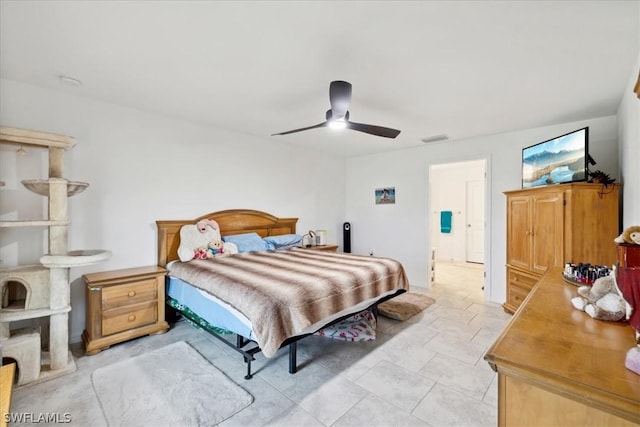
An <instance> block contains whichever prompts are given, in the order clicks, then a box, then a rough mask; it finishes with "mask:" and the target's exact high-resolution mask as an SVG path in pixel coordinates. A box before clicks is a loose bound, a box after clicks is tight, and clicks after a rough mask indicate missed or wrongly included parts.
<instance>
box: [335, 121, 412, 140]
mask: <svg viewBox="0 0 640 427" xmlns="http://www.w3.org/2000/svg"><path fill="white" fill-rule="evenodd" d="M347 129H352V130H357V131H359V132H364V133H368V134H370V135H376V136H382V137H384V138H395V137H396V136H398V135H399V134H400V131H399V130H396V129H391V128H385V127H382V126H375V125H365V124H363V123H355V122H349V121H348V122H347Z"/></svg>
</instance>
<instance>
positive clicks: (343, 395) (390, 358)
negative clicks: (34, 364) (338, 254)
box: [11, 261, 510, 427]
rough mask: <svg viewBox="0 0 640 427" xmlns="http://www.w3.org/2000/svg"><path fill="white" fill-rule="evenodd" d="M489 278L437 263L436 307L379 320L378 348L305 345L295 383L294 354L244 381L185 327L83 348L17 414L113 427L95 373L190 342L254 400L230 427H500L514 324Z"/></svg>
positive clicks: (232, 356)
mask: <svg viewBox="0 0 640 427" xmlns="http://www.w3.org/2000/svg"><path fill="white" fill-rule="evenodd" d="M482 272H483V266H482V265H478V264H468V263H451V262H440V261H439V262H437V263H436V282H435V283H434V284H432V285H431V287H430V289H429V290H427V291H426V292H427V294H429V295H430V296H432V297H433V298H435V299H436V303H435V304H434V305H432V306H430V307H429V308H427V309H426V310H424V311H423V312H421V313H420V314H418V315H416V316H414V317H412V318H411V319H410V320H408V321H406V322H398V321H395V320H391V319H387V318H384V317H380V318H379V322H378V330H377V339H376V340H375V341H369V342H366V343H346V342H340V341H337V340H332V339H330V338H325V337H315V336H314V337H308V338H306V339H304V340H302V341H301V342H299V344H298V366H299V371H298V372H297V373H296V374H295V375H291V374H289V373H288V352H287V351H286V350H281V351H280V352H279V353H278V354H277V355H276V356H274V357H273V358H271V359H267V358H265V357H263V356H262V355H257V357H256V358H257V360H256V361H255V362H253V371H254V373H255V375H254V378H253V379H251V380H245V379H244V374H245V369H246V368H245V365H244V363H243V362H242V358H241V357H240V356H239V355H238V354H237V353H235V352H234V351H233V350H231V349H229V348H227V347H226V346H225V345H223V344H222V343H219V342H218V341H217V340H216V339H215V338H212V337H210V336H209V335H208V334H207V333H205V332H201V331H198V330H195V329H194V328H192V327H191V326H189V325H188V324H186V323H184V322H178V323H177V324H176V325H175V326H174V327H173V328H172V329H171V330H170V331H169V332H168V333H166V334H163V335H155V336H149V337H144V338H139V339H136V340H132V341H129V342H126V343H122V344H118V345H114V346H112V347H111V348H110V349H108V350H106V351H103V352H101V353H98V354H97V355H94V356H83V355H82V349H81V347H80V346H76V348H74V353H75V354H76V356H77V358H76V365H77V368H78V369H77V371H76V372H74V373H72V374H70V375H67V376H65V377H62V378H59V379H56V380H52V381H49V382H45V383H42V384H37V385H34V386H28V387H23V388H20V389H17V390H15V392H14V395H13V400H12V408H11V410H12V412H14V413H25V412H26V413H33V414H40V413H65V412H66V413H69V414H71V419H72V425H75V426H105V425H106V421H105V418H104V416H103V414H102V410H101V408H100V405H99V402H98V400H97V398H96V395H95V392H94V391H93V387H92V383H91V373H92V372H93V371H94V370H95V369H96V368H98V367H100V366H104V365H107V364H110V363H114V362H116V361H118V360H121V359H123V358H126V357H131V356H135V355H138V354H141V353H144V352H146V351H150V350H152V349H155V348H159V347H162V346H165V345H167V344H170V343H172V342H176V341H180V340H184V341H187V342H188V343H190V344H191V345H192V346H193V347H194V348H196V349H197V350H198V351H199V352H200V353H202V354H203V356H205V357H206V358H207V359H209V360H210V361H211V363H212V364H214V365H215V366H216V367H218V368H220V369H221V370H222V371H223V372H225V373H226V374H227V375H228V376H229V377H231V378H232V379H233V380H234V381H236V382H237V383H239V384H240V385H241V386H242V387H244V388H245V389H246V390H247V391H248V392H249V393H251V394H252V395H253V397H254V402H253V403H252V404H251V405H250V406H248V407H247V408H246V409H244V410H243V411H241V412H239V413H238V414H236V415H234V416H233V417H232V418H229V419H227V420H225V421H224V422H222V423H221V424H220V426H221V427H230V426H335V427H343V426H365V425H366V426H385V427H386V426H390V427H391V426H495V425H497V408H496V403H497V385H496V374H495V373H494V372H493V371H492V370H491V369H490V368H489V365H488V364H487V362H486V361H484V360H483V356H484V353H485V351H486V350H487V348H488V347H489V346H490V345H491V343H492V342H493V340H494V339H495V338H496V337H497V336H498V334H499V333H500V331H501V330H502V328H503V327H504V326H505V325H506V323H507V322H508V320H509V319H510V316H509V315H508V314H506V313H505V312H504V311H503V310H502V308H501V307H500V306H499V305H497V304H493V303H487V302H485V301H484V298H483V291H482V290H481V287H482ZM422 291H424V289H422ZM150 369H152V367H150ZM39 424H42V423H39Z"/></svg>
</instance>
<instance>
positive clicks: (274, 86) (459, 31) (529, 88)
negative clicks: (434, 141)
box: [0, 0, 640, 156]
mask: <svg viewBox="0 0 640 427" xmlns="http://www.w3.org/2000/svg"><path fill="white" fill-rule="evenodd" d="M639 8H640V2H639V1H566V2H563V1H541V2H539V1H530V2H515V1H496V2H489V1H470V2H466V1H447V2H440V1H422V2H421V1H407V2H401V1H354V2H347V1H331V2H330V1H295V2H294V1H282V2H274V1H235V2H232V1H229V2H226V1H225V2H222V1H216V2H213V1H211V2H206V1H199V2H196V1H190V2H180V1H176V2H172V1H160V2H152V1H130V2H108V1H100V2H98V1H91V2H80V1H43V2H37V1H5V0H2V1H1V2H0V19H1V20H0V75H1V77H2V78H5V79H10V80H16V81H21V82H25V83H29V84H33V85H37V86H41V87H45V88H50V89H54V90H59V91H65V92H67V93H70V94H76V95H79V96H85V97H90V98H95V99H100V100H103V101H107V102H110V103H115V104H119V105H123V106H129V107H134V108H137V109H142V110H146V111H152V112H156V113H161V114H166V115H170V116H174V117H178V118H184V119H188V120H191V121H196V122H201V123H207V124H210V125H213V126H215V127H219V128H223V129H229V130H234V131H238V132H242V133H247V134H251V135H257V136H261V137H265V138H272V139H275V138H277V139H278V140H281V141H283V142H286V143H290V144H294V145H296V146H300V147H308V148H317V149H319V150H323V151H327V152H331V153H334V154H337V155H341V156H354V155H361V154H366V153H372V152H379V151H385V150H393V149H398V148H405V147H412V146H417V145H422V144H423V143H422V142H421V141H420V139H421V138H424V137H429V136H432V135H438V134H447V135H448V136H449V138H450V139H462V138H469V137H474V136H478V135H488V134H494V133H501V132H506V131H510V130H517V129H527V128H533V127H538V126H546V125H552V124H557V123H563V122H570V121H577V120H583V119H588V118H593V117H601V116H608V115H613V114H616V112H617V108H618V105H619V103H620V100H621V98H622V95H623V91H625V90H630V88H629V87H628V79H629V76H630V75H631V73H632V72H635V71H636V70H633V68H634V67H635V64H636V62H637V59H638V55H639V50H640V47H639V36H638V32H639V22H638V21H639V19H640V13H639ZM59 75H68V76H73V77H75V78H78V79H80V80H81V81H82V82H83V84H82V86H80V87H70V86H65V85H63V84H62V83H61V82H60V81H59V79H58V76H59ZM332 80H347V81H349V82H351V83H352V84H353V99H352V103H351V108H350V113H351V119H352V120H353V121H355V122H360V123H369V124H376V125H380V126H387V127H392V128H396V129H400V130H402V133H401V134H400V135H399V136H398V137H397V138H396V139H395V140H393V139H387V138H380V137H375V136H370V135H366V134H362V133H359V132H355V131H348V130H345V131H342V132H340V133H336V132H335V131H332V130H330V129H327V128H323V129H314V130H310V131H306V132H302V133H296V134H292V135H287V136H274V137H271V136H270V135H271V134H272V133H276V132H281V131H285V130H290V129H295V128H300V127H304V126H310V125H313V124H317V123H320V122H322V121H324V115H325V111H326V110H327V109H329V83H330V82H331V81H332ZM3 125H10V124H7V123H3Z"/></svg>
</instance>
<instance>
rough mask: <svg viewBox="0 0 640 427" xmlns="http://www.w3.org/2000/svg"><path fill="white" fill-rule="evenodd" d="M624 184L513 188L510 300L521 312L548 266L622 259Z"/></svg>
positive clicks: (509, 199)
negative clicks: (621, 195) (618, 250)
mask: <svg viewBox="0 0 640 427" xmlns="http://www.w3.org/2000/svg"><path fill="white" fill-rule="evenodd" d="M619 191H620V188H619V186H617V185H609V186H608V187H607V188H605V187H604V186H603V185H602V184H590V183H573V184H559V185H552V186H545V187H534V188H526V189H522V190H514V191H507V192H505V195H506V196H507V300H506V302H505V303H504V305H503V307H504V309H505V310H506V311H508V312H511V313H513V312H515V311H516V310H517V308H518V307H519V306H520V304H521V303H522V301H523V300H524V299H525V298H526V296H527V294H528V293H529V291H530V290H531V288H532V287H533V285H534V284H535V283H536V282H537V281H538V280H539V279H540V277H542V275H543V274H544V272H545V271H546V270H547V268H548V267H563V266H564V265H565V263H567V262H574V263H579V262H588V263H590V264H599V265H607V266H612V265H613V264H615V262H616V245H615V243H614V242H613V239H615V238H616V237H617V236H618V233H619V230H618V193H619Z"/></svg>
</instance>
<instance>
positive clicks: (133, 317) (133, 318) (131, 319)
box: [129, 314, 136, 322]
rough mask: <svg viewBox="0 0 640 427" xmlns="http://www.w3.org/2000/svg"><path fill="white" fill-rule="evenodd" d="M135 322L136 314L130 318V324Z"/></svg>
mask: <svg viewBox="0 0 640 427" xmlns="http://www.w3.org/2000/svg"><path fill="white" fill-rule="evenodd" d="M134 320H136V316H135V314H132V315H131V316H129V321H130V322H133V321H134Z"/></svg>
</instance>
